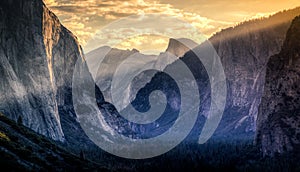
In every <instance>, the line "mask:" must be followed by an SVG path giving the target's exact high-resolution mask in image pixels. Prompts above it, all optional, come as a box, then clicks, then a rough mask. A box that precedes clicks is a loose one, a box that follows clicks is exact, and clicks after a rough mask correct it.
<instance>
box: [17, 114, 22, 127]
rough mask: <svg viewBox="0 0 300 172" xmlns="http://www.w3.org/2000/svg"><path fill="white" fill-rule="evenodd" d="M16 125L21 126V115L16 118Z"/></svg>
mask: <svg viewBox="0 0 300 172" xmlns="http://www.w3.org/2000/svg"><path fill="white" fill-rule="evenodd" d="M17 123H18V125H23V119H22V117H21V115H20V116H19V117H18V120H17Z"/></svg>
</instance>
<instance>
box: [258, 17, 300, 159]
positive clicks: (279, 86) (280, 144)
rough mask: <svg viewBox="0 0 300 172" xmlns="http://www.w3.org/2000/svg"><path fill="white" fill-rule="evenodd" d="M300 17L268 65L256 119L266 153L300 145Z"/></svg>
mask: <svg viewBox="0 0 300 172" xmlns="http://www.w3.org/2000/svg"><path fill="white" fill-rule="evenodd" d="M299 40H300V17H296V18H295V19H294V21H293V23H292V25H291V27H290V29H289V30H288V32H287V36H286V40H285V43H284V45H283V47H282V50H281V52H280V53H279V54H278V55H275V56H272V57H271V58H270V60H269V62H268V65H267V74H266V83H265V90H264V95H263V98H262V102H261V105H260V106H259V114H258V120H257V135H256V143H257V144H258V146H260V147H261V150H262V152H263V154H264V155H271V156H272V155H274V154H275V153H284V152H287V151H296V150H297V148H296V147H297V146H298V148H299V145H300V125H299V124H300V91H299V86H300V41H299Z"/></svg>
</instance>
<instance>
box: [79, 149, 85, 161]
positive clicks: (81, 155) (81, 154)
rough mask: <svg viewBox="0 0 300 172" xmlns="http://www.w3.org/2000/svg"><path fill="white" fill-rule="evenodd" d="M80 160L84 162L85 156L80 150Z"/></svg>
mask: <svg viewBox="0 0 300 172" xmlns="http://www.w3.org/2000/svg"><path fill="white" fill-rule="evenodd" d="M80 159H81V160H85V156H84V153H83V151H82V150H81V151H80Z"/></svg>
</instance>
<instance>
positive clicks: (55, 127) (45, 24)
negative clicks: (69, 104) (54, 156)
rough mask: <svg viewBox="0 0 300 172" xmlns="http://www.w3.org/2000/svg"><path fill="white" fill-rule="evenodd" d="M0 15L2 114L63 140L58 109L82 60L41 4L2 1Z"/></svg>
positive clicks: (29, 0) (74, 43)
mask: <svg viewBox="0 0 300 172" xmlns="http://www.w3.org/2000/svg"><path fill="white" fill-rule="evenodd" d="M0 16H1V18H0V93H1V94H0V111H1V112H3V113H4V114H6V115H7V116H8V117H10V118H11V119H14V120H16V119H17V118H18V116H21V117H22V119H23V123H24V125H26V126H28V127H30V128H31V129H33V130H35V131H37V132H38V133H41V134H43V135H46V136H48V137H50V138H52V139H54V140H60V141H64V134H63V131H62V127H61V124H60V116H59V113H58V107H59V106H61V105H64V104H66V101H67V100H66V98H68V97H67V96H65V94H66V93H67V92H66V88H69V87H71V80H72V74H73V72H72V71H73V68H74V65H75V63H76V60H77V59H78V58H82V54H81V49H80V47H79V45H78V43H77V41H76V39H75V38H74V36H73V35H72V34H71V33H70V32H69V31H68V30H67V29H65V28H64V27H63V26H62V25H61V24H60V22H59V20H58V19H57V17H56V16H55V15H54V14H53V13H52V12H50V11H49V10H48V9H47V8H46V7H45V5H44V4H43V2H42V1H41V0H9V1H1V2H0ZM70 100H71V99H70ZM70 100H68V101H70Z"/></svg>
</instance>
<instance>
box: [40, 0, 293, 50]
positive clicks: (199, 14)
mask: <svg viewBox="0 0 300 172" xmlns="http://www.w3.org/2000/svg"><path fill="white" fill-rule="evenodd" d="M275 1H276V2H277V1H278V0H275ZM292 1H294V0H292ZM260 2H261V1H259V0H257V1H252V0H251V1H250V0H246V1H243V2H242V1H239V0H231V1H230V3H229V2H228V1H226V2H225V1H222V0H215V1H206V0H189V1H182V0H156V1H152V0H151V1H150V0H45V3H46V4H47V5H48V6H49V7H50V9H52V11H54V12H55V13H56V15H57V16H58V17H59V18H60V20H61V21H62V23H63V24H64V25H65V26H66V27H67V28H69V29H70V30H71V31H72V32H74V34H76V35H77V37H78V38H79V41H80V42H81V44H82V45H83V46H84V49H90V48H91V47H87V42H88V41H89V40H90V39H91V38H92V37H93V36H94V35H95V34H96V33H97V32H98V31H99V30H100V29H101V28H103V27H105V26H106V25H107V24H109V23H111V22H114V21H117V20H119V19H121V18H124V17H128V16H131V15H137V14H151V13H157V14H164V15H168V16H174V17H176V18H178V19H180V20H183V21H186V22H188V23H190V24H191V25H193V26H194V27H196V28H197V29H198V31H200V32H202V33H203V34H204V35H206V36H207V37H209V36H210V35H212V34H213V33H214V32H217V31H219V30H221V29H222V28H226V27H229V26H233V25H235V24H236V23H237V22H241V21H243V20H246V19H251V18H254V17H261V16H266V15H269V14H271V12H266V11H262V12H258V11H257V10H255V9H256V8H265V7H261V6H257V4H260ZM295 2H296V1H295ZM245 3H249V4H251V5H253V4H255V5H256V6H257V7H253V6H250V5H247V4H246V5H245ZM278 3H279V2H278ZM238 9H239V10H238ZM150 23H151V22H149V21H148V22H147V21H145V22H144V23H143V24H144V25H145V26H146V27H147V26H148V27H151V26H149V24H150ZM174 24H176V23H171V21H167V22H166V24H165V25H164V24H163V25H161V26H159V27H169V26H170V25H171V26H173V25H174ZM143 29H145V28H143ZM133 30H134V32H135V33H136V32H137V28H127V29H119V30H118V29H117V28H116V29H114V30H110V31H108V32H107V33H104V34H105V36H104V37H107V38H109V39H111V40H109V41H110V42H113V40H114V39H115V40H119V39H120V36H122V35H126V34H128V32H130V31H133ZM144 31H145V30H143V31H141V32H143V33H144ZM185 31H186V28H185V27H184V26H178V27H175V28H172V29H171V30H170V32H173V33H175V34H174V35H179V34H180V33H182V37H192V36H195V35H193V34H192V33H188V35H184V34H186V32H185ZM156 34H161V33H156ZM98 36H99V34H98ZM128 44H129V43H128ZM131 45H132V44H131ZM132 46H134V45H132ZM136 46H138V45H136Z"/></svg>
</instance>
